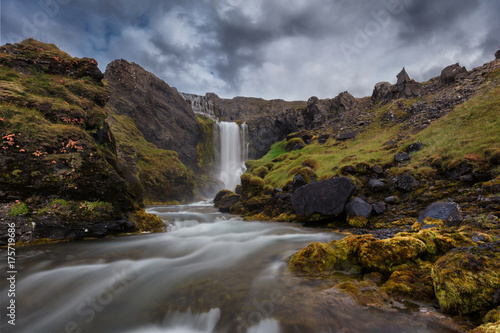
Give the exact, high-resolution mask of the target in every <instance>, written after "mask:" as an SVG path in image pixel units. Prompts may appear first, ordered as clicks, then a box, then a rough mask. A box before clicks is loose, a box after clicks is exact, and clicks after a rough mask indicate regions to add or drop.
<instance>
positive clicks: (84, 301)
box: [1, 202, 454, 333]
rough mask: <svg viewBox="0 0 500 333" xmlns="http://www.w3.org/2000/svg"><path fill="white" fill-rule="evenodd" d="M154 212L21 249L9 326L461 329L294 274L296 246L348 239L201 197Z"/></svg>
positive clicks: (28, 329) (23, 332) (36, 330)
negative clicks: (96, 233) (92, 233)
mask: <svg viewBox="0 0 500 333" xmlns="http://www.w3.org/2000/svg"><path fill="white" fill-rule="evenodd" d="M149 212H151V213H155V214H157V215H159V216H160V217H161V218H162V219H164V220H165V221H167V222H168V223H169V224H170V226H169V231H168V232H166V233H159V234H142V235H129V236H120V237H112V238H107V239H97V240H83V241H72V242H67V243H57V244H48V245H38V246H27V247H23V248H19V249H18V251H19V253H18V255H17V265H16V267H17V270H18V275H17V278H18V281H17V285H16V289H17V290H16V303H17V304H18V310H17V311H18V312H17V320H16V326H15V327H13V326H10V325H8V324H7V323H6V322H5V320H3V322H2V323H1V331H2V332H16V333H61V332H92V333H101V332H103V333H108V332H109V333H113V332H117V333H118V332H120V333H123V332H125V333H160V332H162V333H165V332H169V333H194V332H196V333H210V332H249V333H277V332H282V333H287V332H294V333H295V332H304V333H306V332H307V333H310V332H325V333H326V332H344V333H346V332H349V333H351V332H364V333H366V332H375V333H377V332H381V333H382V332H383V333H390V332H395V333H396V332H397V333H411V332H436V333H437V332H454V331H453V330H452V329H449V328H448V327H449V326H448V325H449V322H450V320H449V319H448V318H446V317H444V316H442V315H440V314H438V313H436V312H435V311H434V310H433V309H432V308H427V307H421V308H420V309H417V311H409V310H406V309H404V307H403V306H402V305H398V306H395V307H393V308H391V309H384V310H382V309H377V308H373V307H362V306H360V305H358V304H357V303H356V302H355V301H353V299H352V298H351V297H349V296H348V295H346V294H345V293H343V292H341V291H340V290H338V289H336V288H335V287H334V286H335V285H336V284H338V283H339V282H342V281H345V280H347V279H352V277H348V276H344V275H342V274H339V275H338V276H333V277H330V278H305V277H297V276H294V275H292V274H290V273H289V272H288V270H287V264H286V261H287V258H288V257H289V256H290V255H291V254H292V253H294V252H295V251H297V250H298V249H300V248H302V247H305V246H306V245H307V244H309V243H311V242H313V241H322V242H328V241H331V240H333V239H341V238H342V237H343V236H342V235H340V234H336V233H332V232H328V231H322V230H318V229H307V228H303V227H300V226H297V225H292V224H283V223H263V222H248V221H245V222H244V221H242V220H241V219H240V218H238V217H235V216H231V215H227V214H221V213H219V212H217V211H216V210H215V209H214V208H212V207H211V204H210V203H205V202H200V203H196V204H192V205H188V206H155V207H151V208H149ZM1 256H2V258H1V260H2V262H6V258H5V256H6V254H5V253H3V252H2V255H1ZM3 282H4V281H3ZM1 289H2V298H3V299H5V298H4V296H5V293H6V290H5V284H3V283H2V287H1ZM4 306H5V304H4V303H3V304H2V308H3V307H4Z"/></svg>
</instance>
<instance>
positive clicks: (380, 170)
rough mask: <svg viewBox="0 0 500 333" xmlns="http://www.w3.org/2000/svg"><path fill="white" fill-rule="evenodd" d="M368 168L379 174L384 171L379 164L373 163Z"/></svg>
mask: <svg viewBox="0 0 500 333" xmlns="http://www.w3.org/2000/svg"><path fill="white" fill-rule="evenodd" d="M370 170H371V171H372V172H374V173H376V174H378V175H381V174H383V173H384V169H382V167H381V166H379V165H374V166H372V167H371V168H370Z"/></svg>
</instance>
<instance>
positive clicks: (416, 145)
mask: <svg viewBox="0 0 500 333" xmlns="http://www.w3.org/2000/svg"><path fill="white" fill-rule="evenodd" d="M422 149H424V144H423V143H422V142H420V141H418V142H414V143H412V144H410V145H409V146H408V149H406V151H407V152H408V153H412V152H414V151H420V150H422Z"/></svg>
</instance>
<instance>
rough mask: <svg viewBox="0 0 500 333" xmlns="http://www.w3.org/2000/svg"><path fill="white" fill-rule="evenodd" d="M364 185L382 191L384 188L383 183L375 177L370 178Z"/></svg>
mask: <svg viewBox="0 0 500 333" xmlns="http://www.w3.org/2000/svg"><path fill="white" fill-rule="evenodd" d="M366 186H367V187H368V188H369V189H370V190H372V191H375V192H377V191H382V190H383V189H384V188H385V183H384V182H383V181H381V180H378V179H376V178H372V179H370V181H369V182H368V183H367V184H366Z"/></svg>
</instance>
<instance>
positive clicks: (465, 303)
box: [432, 241, 500, 315]
mask: <svg viewBox="0 0 500 333" xmlns="http://www.w3.org/2000/svg"><path fill="white" fill-rule="evenodd" d="M432 279H433V281H434V290H435V294H436V297H437V299H438V300H439V305H440V306H441V308H442V309H443V310H444V311H446V312H449V313H456V314H461V315H465V314H470V313H475V312H479V311H487V310H488V309H491V308H493V307H495V306H498V305H499V304H500V292H499V290H500V241H497V242H494V243H485V244H481V245H479V246H477V247H460V248H455V249H453V250H451V251H449V252H448V253H446V254H445V255H444V256H443V257H441V258H440V259H439V260H438V261H437V262H436V263H435V264H434V267H433V268H432Z"/></svg>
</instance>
